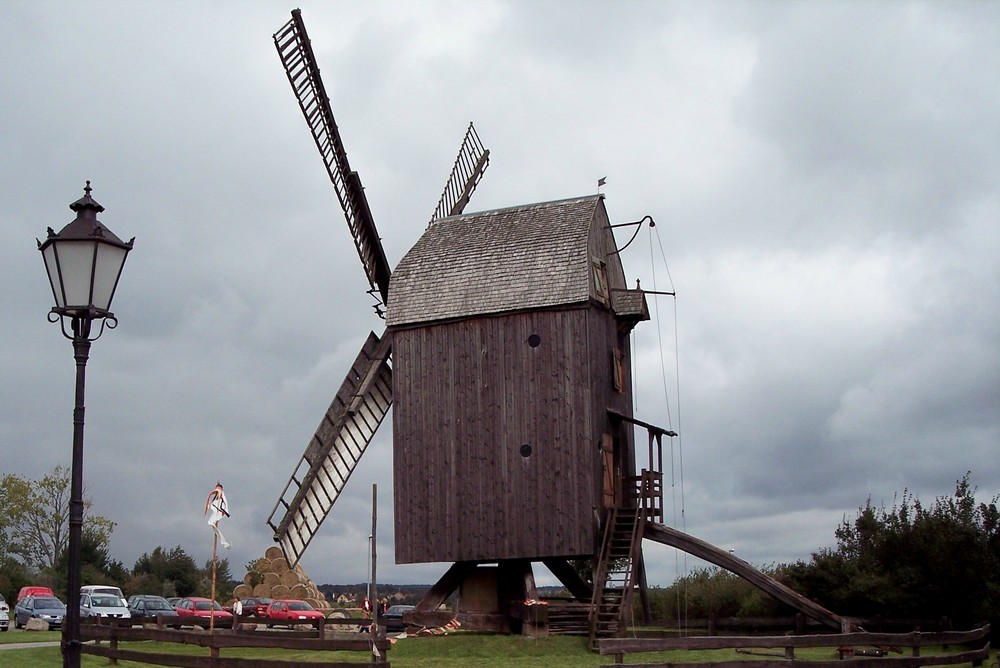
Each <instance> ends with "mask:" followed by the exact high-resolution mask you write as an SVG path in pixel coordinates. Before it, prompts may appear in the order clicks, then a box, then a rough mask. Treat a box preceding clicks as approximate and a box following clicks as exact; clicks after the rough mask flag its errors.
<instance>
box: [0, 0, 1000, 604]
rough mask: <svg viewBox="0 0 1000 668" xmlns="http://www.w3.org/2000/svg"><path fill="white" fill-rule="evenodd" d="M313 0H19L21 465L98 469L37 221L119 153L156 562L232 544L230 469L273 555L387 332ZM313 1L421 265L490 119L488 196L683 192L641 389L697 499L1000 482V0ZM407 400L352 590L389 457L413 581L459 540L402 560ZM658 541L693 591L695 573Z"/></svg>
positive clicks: (384, 188) (759, 519) (344, 107)
mask: <svg viewBox="0 0 1000 668" xmlns="http://www.w3.org/2000/svg"><path fill="white" fill-rule="evenodd" d="M294 6H295V5H294V4H288V3H282V2H239V3H237V2H211V3H208V2H154V1H150V2H142V3H133V2H128V3H125V2H121V3H119V2H44V1H39V0H31V1H30V2H20V1H11V0H4V1H2V2H0V91H2V93H0V96H2V104H0V120H2V125H3V132H0V191H2V192H3V194H4V197H3V200H4V206H3V207H2V209H0V222H2V225H3V229H4V230H5V231H6V232H5V233H6V238H7V243H6V244H4V246H3V248H2V249H0V253H2V255H0V257H2V262H0V281H2V283H3V284H4V285H5V286H7V287H6V288H5V289H4V290H3V292H2V293H0V300H2V302H0V308H2V309H3V313H4V318H3V319H4V323H5V326H4V330H3V331H4V336H3V344H2V346H0V373H2V383H0V472H2V473H17V474H19V475H22V476H26V477H29V478H38V477H41V476H42V475H44V474H45V473H46V472H47V471H49V470H51V469H52V468H53V467H54V466H56V465H60V464H61V465H66V466H68V465H69V461H70V445H71V437H72V406H73V377H74V365H73V357H72V347H71V345H70V343H69V342H68V341H66V340H65V339H63V337H62V336H61V334H60V333H59V328H58V326H57V325H53V324H50V323H48V322H47V320H46V314H47V312H48V310H49V308H50V306H51V304H52V301H51V291H50V290H49V287H48V284H47V281H46V278H45V273H44V271H43V266H42V261H41V258H40V256H39V255H40V254H39V253H38V251H37V249H36V244H35V239H36V238H44V235H45V230H46V228H47V227H49V226H52V227H54V228H56V229H57V230H58V229H60V228H61V227H62V226H63V225H65V224H66V223H68V222H69V221H70V220H72V218H73V214H72V212H71V211H69V209H68V208H67V205H68V204H69V203H71V202H73V201H74V200H76V199H78V198H79V197H81V196H82V194H83V187H84V182H85V181H86V180H88V179H89V180H91V181H92V185H93V188H94V191H93V196H94V197H95V199H97V201H98V202H100V203H101V204H102V205H103V206H104V207H105V208H106V211H105V213H104V214H102V215H101V219H102V220H103V222H104V223H105V224H106V225H107V226H108V227H109V228H111V229H112V230H113V231H114V232H115V233H117V234H118V235H119V236H121V237H123V238H126V239H127V238H129V237H132V236H135V237H136V242H135V250H134V251H133V253H132V254H131V255H130V257H129V259H128V263H127V265H126V267H125V272H124V275H123V277H122V281H121V285H120V288H119V291H118V294H117V296H116V298H115V303H114V311H115V312H116V314H117V315H118V317H119V319H120V326H119V327H118V329H116V330H115V331H113V332H110V333H108V334H106V335H105V336H104V337H103V338H102V339H101V340H100V341H98V342H97V343H95V344H94V346H93V349H92V354H91V360H90V363H89V365H88V367H87V380H88V387H87V414H86V418H87V426H86V472H85V479H86V486H87V493H88V496H89V497H90V498H91V499H92V500H93V502H94V505H95V509H94V510H95V512H98V513H100V514H103V515H106V516H107V517H109V518H111V519H113V520H114V521H116V522H117V523H118V527H117V529H116V530H115V533H114V536H113V540H112V556H113V557H115V558H117V559H119V560H121V561H122V562H123V563H124V564H126V566H131V565H132V564H133V563H134V562H135V560H136V558H138V557H139V556H140V555H141V554H142V553H144V552H149V551H151V550H152V549H153V548H155V547H156V546H158V545H162V546H165V547H172V546H174V545H178V544H179V545H182V546H183V547H184V548H185V549H186V550H187V551H188V552H189V553H190V554H191V555H192V556H194V557H195V558H196V559H197V560H199V561H204V560H207V559H208V558H209V557H210V556H211V547H212V539H211V532H210V530H209V529H208V527H207V526H206V525H205V522H204V519H203V515H202V510H203V504H204V499H205V496H206V495H207V494H208V492H209V491H210V490H211V489H212V487H213V486H214V485H215V482H216V481H217V480H221V481H222V482H223V484H224V485H225V487H226V491H227V493H228V495H229V500H230V503H231V505H232V508H233V517H232V518H231V519H230V520H228V521H226V523H225V524H224V531H225V533H226V535H227V537H229V538H230V540H231V541H232V542H233V543H234V547H233V549H232V552H230V553H228V554H227V555H226V556H228V557H229V559H230V561H231V563H232V564H233V566H234V568H233V570H234V572H236V574H237V576H240V575H242V572H243V571H242V565H243V564H245V563H246V562H248V561H250V560H252V559H255V558H256V557H258V556H260V555H262V554H263V552H264V550H265V549H266V548H267V547H269V546H270V545H271V544H272V542H271V535H270V530H269V529H268V527H267V526H266V524H265V520H266V519H267V517H268V515H269V513H270V511H271V508H272V506H273V505H274V503H275V501H276V500H277V498H278V495H279V494H280V492H281V490H282V488H283V486H284V484H285V482H286V481H287V479H288V476H289V475H290V474H291V473H292V469H293V467H294V465H295V463H296V462H297V460H298V458H299V457H300V456H301V454H302V451H303V449H304V447H305V445H306V443H307V441H308V439H309V438H310V436H311V435H312V433H313V431H314V430H315V427H316V425H317V423H318V421H319V418H320V416H321V415H322V413H323V411H324V410H325V409H326V407H327V405H328V404H329V402H330V399H331V398H332V396H333V394H334V393H335V392H336V390H337V388H338V387H339V385H340V382H341V380H342V379H343V376H344V374H345V373H346V371H347V369H348V368H349V365H350V363H351V361H352V360H353V358H354V355H355V353H356V352H357V350H358V348H359V347H360V346H361V343H362V342H363V340H364V337H365V336H366V334H367V333H368V331H369V330H373V329H374V330H378V331H381V328H382V326H383V325H382V322H381V321H380V320H379V319H378V318H377V316H376V315H375V314H374V312H373V311H372V309H371V308H370V305H369V304H370V301H369V298H368V297H367V295H366V294H365V290H366V288H367V284H366V281H365V278H364V275H363V273H362V271H361V268H360V265H359V262H358V259H357V256H356V253H355V251H354V247H353V244H352V242H351V240H350V236H349V234H348V232H347V228H346V226H345V224H344V221H343V217H342V214H341V213H340V210H339V207H338V204H337V202H336V199H335V196H334V193H333V190H332V188H331V186H330V184H329V182H328V180H327V177H326V175H325V172H324V170H323V168H322V164H321V162H320V159H319V157H318V155H317V154H316V150H315V147H314V145H313V142H312V138H311V137H310V135H309V133H308V130H307V128H306V126H305V124H304V122H303V120H302V118H301V115H300V112H299V110H298V107H297V105H296V103H295V100H294V98H293V96H292V93H291V91H290V89H289V86H288V83H287V80H286V79H285V75H284V72H283V70H282V68H281V65H280V63H279V61H278V58H277V55H276V53H275V50H274V46H273V44H272V41H271V35H272V34H273V33H274V32H275V31H276V30H278V29H279V28H280V27H281V26H282V25H283V24H284V23H285V22H286V21H287V20H288V17H289V11H290V10H291V9H292V8H293V7H294ZM300 6H301V8H302V12H303V17H304V19H305V23H306V26H307V28H308V30H309V33H310V36H311V38H312V41H313V46H314V49H315V52H316V56H317V59H318V61H319V64H320V67H321V69H322V73H323V77H324V81H325V84H326V88H327V91H328V93H329V94H330V96H331V98H332V103H333V109H334V112H335V114H336V117H337V121H338V124H339V125H340V128H341V131H342V134H343V137H344V142H345V144H346V147H347V150H348V152H349V154H350V158H351V163H352V166H353V167H354V169H357V170H358V171H359V172H360V174H361V177H362V179H363V182H364V184H365V187H366V190H367V193H368V198H369V201H370V203H371V206H372V209H373V212H374V214H375V219H376V221H377V224H378V226H379V229H380V232H381V234H382V236H383V238H384V244H385V249H386V254H387V256H388V258H389V261H390V263H391V264H395V263H396V262H397V261H398V260H399V259H400V257H401V256H402V255H403V253H405V251H406V250H407V249H408V248H409V247H410V245H412V244H413V243H414V242H415V241H416V239H417V238H418V236H419V235H420V233H421V231H422V230H423V229H424V227H425V225H426V222H427V220H428V219H429V217H430V215H431V213H432V212H433V210H434V207H435V205H436V203H437V199H438V196H439V195H440V192H441V188H442V187H443V185H444V181H445V179H446V177H447V175H448V171H449V170H450V168H451V163H452V160H453V159H454V154H455V152H456V151H457V148H458V145H459V143H460V141H461V138H462V135H463V133H464V131H465V128H466V126H467V125H468V123H469V121H470V120H473V121H475V123H476V127H477V128H478V130H479V134H480V136H481V137H482V140H483V142H484V143H485V144H486V146H487V147H489V148H490V149H491V157H492V161H491V166H490V168H489V170H488V172H487V174H486V176H485V178H484V180H483V182H482V184H481V186H480V188H479V190H478V191H477V192H476V194H475V196H474V197H473V200H472V203H471V204H470V206H469V209H468V210H469V211H475V210H483V209H491V208H497V207H504V206H511V205H518V204H525V203H530V202H538V201H546V200H554V199H561V198H565V197H572V196H577V195H581V194H589V193H592V192H594V191H595V189H596V182H597V179H598V178H600V177H607V185H606V186H604V188H603V189H602V192H604V194H605V195H606V196H607V200H606V204H607V208H608V211H609V214H610V216H611V218H612V220H613V221H614V222H627V221H633V220H637V219H639V218H642V217H643V216H645V215H647V214H648V215H650V216H652V217H653V219H655V221H656V227H655V229H654V230H653V234H650V232H649V230H644V231H643V233H642V234H640V236H639V238H638V239H637V241H636V242H635V244H633V246H632V247H630V248H629V249H628V251H627V254H626V255H625V263H626V267H625V268H626V273H627V275H628V278H629V280H630V281H633V280H635V279H641V281H642V285H643V287H646V288H653V287H656V288H658V289H660V290H666V289H671V287H672V288H673V289H676V291H677V295H678V296H677V299H676V302H675V301H673V300H671V299H670V298H667V297H660V298H657V299H655V300H651V305H652V308H653V310H654V316H655V319H654V321H653V322H650V323H643V324H641V325H640V326H639V327H638V328H637V330H636V341H635V346H636V357H637V360H638V362H639V364H638V367H639V371H638V372H637V375H638V382H637V390H636V402H637V406H636V411H637V416H638V417H640V418H642V419H644V420H647V421H649V422H654V423H657V424H661V425H665V426H672V427H673V428H674V429H677V430H678V431H679V432H680V433H681V437H680V439H675V442H674V444H673V451H672V460H673V462H674V464H675V468H676V473H675V475H674V486H673V487H672V488H671V489H670V490H668V511H667V514H668V516H670V518H671V523H672V524H674V525H675V526H678V527H679V528H683V529H686V530H687V531H688V532H690V533H693V534H695V535H696V536H698V537H700V538H702V539H704V540H708V541H710V542H712V543H714V544H716V545H719V546H721V547H723V548H725V549H731V550H734V551H735V553H736V554H738V555H739V556H741V557H743V558H745V559H747V560H749V561H751V562H753V563H756V564H769V563H773V562H785V561H792V560H797V559H808V558H809V556H810V554H811V553H812V552H814V551H816V550H818V549H820V548H823V547H829V546H832V545H833V544H834V536H833V532H834V529H835V528H836V526H837V524H838V523H839V522H840V521H841V519H842V518H844V517H845V515H846V516H848V517H852V516H853V514H854V513H855V512H856V510H857V509H858V507H859V506H861V505H864V503H865V501H866V499H868V498H869V497H870V498H871V499H872V501H873V502H874V503H876V504H879V503H883V502H884V503H886V504H890V505H891V504H892V502H893V498H894V495H895V494H897V493H899V492H902V491H903V490H904V489H908V490H910V491H911V492H913V493H915V494H917V495H918V496H919V497H920V498H921V500H924V501H931V500H932V499H933V498H934V497H936V496H940V495H947V494H950V493H952V492H953V491H954V486H955V481H956V479H958V478H960V477H961V476H962V475H964V474H965V473H966V471H971V472H972V476H971V479H972V483H973V484H974V485H976V486H978V488H979V492H978V496H979V497H980V499H981V500H988V499H989V498H990V497H992V496H993V495H994V494H996V493H997V492H1000V458H998V457H997V454H996V452H997V451H996V448H997V446H998V445H1000V309H998V304H1000V225H998V223H1000V164H998V163H1000V151H998V146H1000V84H998V81H1000V80H998V77H997V72H1000V4H997V3H990V2H939V3H923V2H905V3H904V2H885V3H880V2H842V3H836V2H834V3H823V2H810V3H786V2H755V3H744V2H721V3H712V2H671V3H666V2H662V3H661V2H615V3H610V2H551V1H550V2H531V3H528V2H487V1H482V2H475V3H468V2H399V3H396V2H364V3H362V2H313V1H306V2H304V3H303V4H301V5H300ZM668 272H669V274H668ZM675 354H676V356H675ZM390 426H391V425H389V424H385V425H383V428H382V429H381V430H380V432H379V434H378V436H377V438H376V440H375V442H374V443H373V444H372V446H371V447H370V449H369V452H368V454H367V455H366V456H365V457H364V458H363V460H362V463H361V465H360V466H359V468H358V469H357V470H356V472H355V474H354V476H353V477H352V479H351V481H350V483H349V485H348V488H347V490H346V491H345V494H344V496H343V497H342V498H341V500H340V502H338V504H337V506H336V508H335V509H334V512H333V514H332V515H331V516H330V518H329V519H328V520H327V522H326V523H325V524H324V525H323V527H322V529H321V531H320V533H319V535H318V536H317V538H316V539H315V541H314V542H313V544H312V545H311V546H310V548H309V550H308V551H307V553H306V556H305V558H304V562H303V563H304V566H305V568H306V570H307V571H308V572H309V573H310V575H311V576H312V577H313V578H314V579H315V580H316V581H318V582H337V583H351V582H360V581H363V580H364V579H365V574H364V573H365V562H366V559H365V551H366V546H367V536H368V534H369V529H370V510H371V509H370V500H371V489H372V484H373V483H377V484H378V491H379V517H380V529H379V532H378V551H379V555H380V561H379V567H378V570H379V574H380V579H381V580H383V581H391V582H432V581H434V580H436V579H437V577H438V576H439V575H440V574H441V573H443V571H444V569H445V567H446V565H445V564H430V565H419V566H414V565H411V566H395V565H393V564H392V554H393V548H392V544H393V542H392V541H393V539H392V530H391V526H392V523H391V513H392V511H391V508H392V503H391V501H392V484H391V465H390V459H391V438H390V437H391V428H390ZM681 464H683V466H682V467H681ZM647 559H648V563H649V569H650V580H651V582H653V583H656V584H669V582H671V581H672V580H673V578H674V577H675V576H676V575H677V574H678V572H679V571H682V570H683V569H684V568H690V567H692V566H693V565H695V564H693V563H692V561H691V560H689V559H685V558H683V556H678V555H675V554H674V552H672V551H670V550H667V549H665V548H662V547H656V546H649V547H648V548H647ZM540 570H541V569H540ZM538 578H539V581H540V582H545V581H546V580H551V578H548V577H547V573H545V572H539V573H538Z"/></svg>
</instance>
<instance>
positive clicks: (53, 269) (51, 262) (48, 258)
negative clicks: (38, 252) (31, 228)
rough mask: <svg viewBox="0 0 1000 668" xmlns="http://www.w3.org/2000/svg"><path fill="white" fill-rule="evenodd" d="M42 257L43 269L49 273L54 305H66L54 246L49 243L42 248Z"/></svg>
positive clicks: (60, 306)
mask: <svg viewBox="0 0 1000 668" xmlns="http://www.w3.org/2000/svg"><path fill="white" fill-rule="evenodd" d="M42 258H43V259H44V260H45V271H46V272H47V273H48V275H49V285H51V286H52V296H53V297H54V298H55V300H56V306H57V307H59V308H62V307H63V306H66V298H65V296H64V295H63V291H62V281H61V280H60V278H59V263H58V262H57V261H56V246H55V244H49V245H48V246H46V247H45V248H43V249H42Z"/></svg>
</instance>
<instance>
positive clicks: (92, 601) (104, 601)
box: [80, 594, 132, 619]
mask: <svg viewBox="0 0 1000 668" xmlns="http://www.w3.org/2000/svg"><path fill="white" fill-rule="evenodd" d="M80 616H81V617H118V618H121V619H129V618H131V617H132V614H131V613H130V612H129V611H128V606H126V605H125V601H123V600H122V599H120V598H118V596H116V595H115V594H81V595H80Z"/></svg>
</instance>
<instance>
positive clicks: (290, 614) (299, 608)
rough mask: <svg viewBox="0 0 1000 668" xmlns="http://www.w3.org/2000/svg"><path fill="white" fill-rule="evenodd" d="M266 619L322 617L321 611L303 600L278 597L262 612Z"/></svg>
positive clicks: (298, 619)
mask: <svg viewBox="0 0 1000 668" xmlns="http://www.w3.org/2000/svg"><path fill="white" fill-rule="evenodd" d="M264 616H265V617H267V619H269V620H271V621H273V622H289V623H292V624H294V623H295V622H300V621H302V622H311V621H313V620H314V619H323V613H322V612H320V611H318V610H316V609H315V608H313V607H312V606H311V605H309V604H308V603H306V602H305V601H295V600H291V599H279V600H276V601H271V605H269V606H267V612H265V613H264Z"/></svg>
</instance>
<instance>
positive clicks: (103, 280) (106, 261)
mask: <svg viewBox="0 0 1000 668" xmlns="http://www.w3.org/2000/svg"><path fill="white" fill-rule="evenodd" d="M127 253H128V249H126V248H122V247H120V246H112V245H111V244H103V243H99V244H97V266H96V268H95V270H94V302H93V303H94V306H96V307H97V308H99V309H103V310H105V311H110V310H111V300H112V299H113V298H114V296H115V286H117V285H118V277H119V276H120V275H121V271H122V266H123V265H124V264H125V255H126V254H127Z"/></svg>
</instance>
